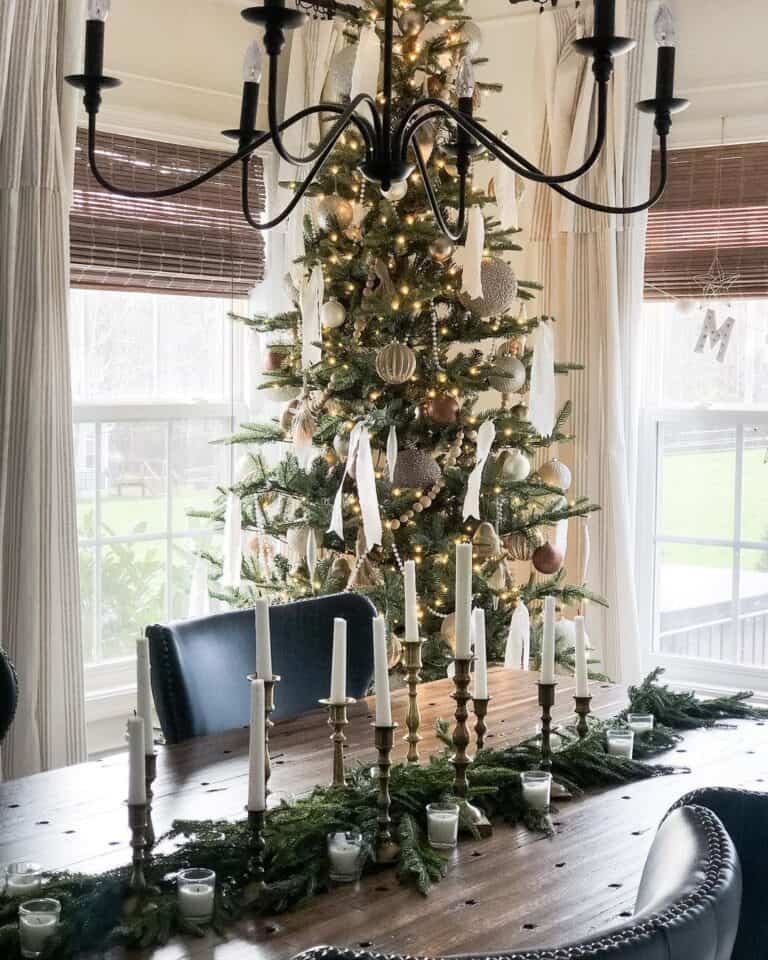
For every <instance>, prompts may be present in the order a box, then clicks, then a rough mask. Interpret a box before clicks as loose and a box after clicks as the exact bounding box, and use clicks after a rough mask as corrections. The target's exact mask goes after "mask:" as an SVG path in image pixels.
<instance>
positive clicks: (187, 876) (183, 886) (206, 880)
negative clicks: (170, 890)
mask: <svg viewBox="0 0 768 960" xmlns="http://www.w3.org/2000/svg"><path fill="white" fill-rule="evenodd" d="M215 894H216V874H215V873H214V872H213V870H206V869H205V868H204V867H190V868H189V869H188V870H181V871H180V872H179V875H178V877H177V878H176V895H177V899H178V904H179V913H180V914H181V915H182V917H184V918H185V919H186V920H191V921H192V922H193V923H208V922H209V921H210V920H211V918H212V917H213V900H214V896H215Z"/></svg>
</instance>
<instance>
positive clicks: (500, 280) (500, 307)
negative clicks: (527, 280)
mask: <svg viewBox="0 0 768 960" xmlns="http://www.w3.org/2000/svg"><path fill="white" fill-rule="evenodd" d="M480 282H481V284H482V288H483V295H482V297H477V298H476V299H474V300H471V299H470V298H469V297H468V296H467V295H466V293H465V294H463V295H462V297H461V301H462V303H463V304H464V306H465V307H467V309H468V310H469V311H470V312H471V313H472V314H473V316H475V317H498V316H501V315H502V314H504V313H506V312H507V311H508V310H509V308H510V307H511V306H512V304H513V302H514V301H515V299H516V298H517V277H516V276H515V271H514V270H513V269H512V267H511V266H510V265H509V264H508V263H507V262H506V260H502V259H500V258H499V257H484V258H483V262H482V264H481V267H480Z"/></svg>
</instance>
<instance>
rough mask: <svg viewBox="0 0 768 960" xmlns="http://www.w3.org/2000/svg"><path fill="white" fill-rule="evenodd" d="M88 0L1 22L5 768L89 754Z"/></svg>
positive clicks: (18, 771) (32, 8)
mask: <svg viewBox="0 0 768 960" xmlns="http://www.w3.org/2000/svg"><path fill="white" fill-rule="evenodd" d="M82 29H83V9H82V4H81V3H80V2H79V0H78V2H71V0H70V2H64V0H3V2H2V18H1V19H0V237H1V238H2V241H0V242H1V244H2V246H1V247H0V405H1V411H0V412H1V415H0V631H1V632H0V636H2V639H3V643H4V644H5V646H6V647H7V649H8V651H9V653H10V656H11V658H12V659H13V660H14V661H15V663H16V667H17V670H18V673H19V683H20V698H19V709H18V712H17V714H16V719H15V721H14V724H13V726H12V728H11V731H10V734H9V736H8V739H7V740H6V742H5V744H4V746H3V757H2V761H3V767H2V770H3V775H4V776H5V777H18V776H23V775H26V774H29V773H34V772H36V771H38V770H44V769H48V768H51V767H57V766H62V765H64V764H69V763H75V762H78V761H81V760H83V759H84V758H85V725H84V704H83V663H82V648H81V643H80V604H79V580H78V561H77V526H76V517H75V485H74V466H73V450H72V410H71V398H70V382H69V353H68V338H67V304H68V293H69V279H68V262H67V256H68V253H67V252H68V234H67V220H68V210H69V194H70V190H71V182H72V158H73V157H74V135H75V106H76V97H75V93H74V91H69V89H68V88H65V87H64V84H63V81H62V77H63V74H64V73H65V72H76V69H77V67H76V60H77V57H76V56H75V54H76V51H77V47H78V44H79V39H80V34H81V32H82Z"/></svg>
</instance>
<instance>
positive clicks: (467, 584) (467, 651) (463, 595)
mask: <svg viewBox="0 0 768 960" xmlns="http://www.w3.org/2000/svg"><path fill="white" fill-rule="evenodd" d="M471 616H472V544H471V543H458V544H456V620H455V631H456V659H457V660H459V659H467V658H469V657H470V656H471V655H472V649H471V647H472V628H471Z"/></svg>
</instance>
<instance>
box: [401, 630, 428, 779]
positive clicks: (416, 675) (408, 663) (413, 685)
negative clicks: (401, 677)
mask: <svg viewBox="0 0 768 960" xmlns="http://www.w3.org/2000/svg"><path fill="white" fill-rule="evenodd" d="M423 642H424V641H423V640H404V641H403V646H404V647H405V669H406V671H407V674H408V677H407V679H408V714H407V715H406V718H405V725H406V727H407V728H408V735H407V736H405V737H403V739H404V740H405V741H406V743H407V744H408V757H407V760H408V763H418V762H419V741H420V740H421V737H420V736H419V726H420V725H421V714H420V713H419V697H418V686H419V683H420V682H421V673H420V670H421V648H422V644H423Z"/></svg>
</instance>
